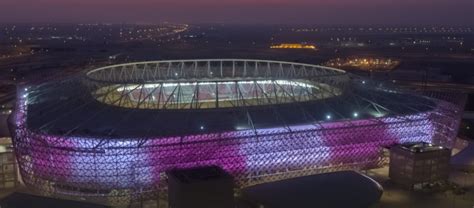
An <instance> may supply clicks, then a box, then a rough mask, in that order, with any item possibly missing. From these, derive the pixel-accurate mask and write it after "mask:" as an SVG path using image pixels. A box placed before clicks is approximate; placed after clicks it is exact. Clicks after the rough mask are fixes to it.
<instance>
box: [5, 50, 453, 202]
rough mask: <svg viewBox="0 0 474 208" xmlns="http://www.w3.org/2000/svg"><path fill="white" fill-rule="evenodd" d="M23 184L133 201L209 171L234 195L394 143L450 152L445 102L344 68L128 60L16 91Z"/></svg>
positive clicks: (334, 166) (374, 156) (449, 109)
mask: <svg viewBox="0 0 474 208" xmlns="http://www.w3.org/2000/svg"><path fill="white" fill-rule="evenodd" d="M17 103H18V104H17V107H16V111H15V114H14V116H13V117H12V118H11V122H10V123H11V128H12V130H13V131H12V132H14V147H15V150H16V155H17V160H18V162H19V168H20V173H21V176H22V180H23V182H24V183H25V184H26V185H27V186H29V187H31V188H34V189H36V190H40V191H41V192H42V193H43V194H50V195H55V196H63V197H68V196H69V197H83V198H87V199H100V198H108V199H117V200H118V199H120V200H123V199H124V198H125V199H126V200H135V199H138V198H147V197H154V196H156V194H157V193H158V191H160V190H163V189H166V174H165V172H166V171H168V170H172V169H177V168H189V167H197V166H207V165H217V166H220V167H222V168H223V169H224V170H226V171H227V172H229V173H230V174H231V175H232V176H233V177H234V179H235V183H236V184H237V185H238V186H239V187H245V186H250V185H254V184H259V183H265V182H269V181H276V180H281V179H285V178H291V177H298V176H303V175H310V174H316V173H322V172H331V171H338V170H360V169H368V168H375V167H380V166H382V165H383V164H384V162H385V160H384V157H383V149H384V148H385V147H390V146H391V145H394V144H398V143H405V142H419V141H423V142H429V143H434V144H438V145H442V146H444V147H447V148H451V147H452V146H453V144H454V140H455V137H456V134H457V129H458V125H459V120H460V117H459V115H460V114H459V110H458V106H457V105H456V104H454V103H451V102H448V101H445V100H441V99H435V98H431V97H427V96H423V95H420V94H416V93H411V92H406V91H403V90H398V89H396V88H393V87H391V86H388V85H386V84H383V83H375V82H372V81H369V80H364V79H361V78H358V77H356V76H354V75H351V74H350V73H347V72H345V71H342V70H339V69H334V68H329V67H323V66H317V65H309V64H301V63H291V62H281V61H267V60H245V59H209V60H172V61H152V62H138V63H128V64H120V65H113V66H107V67H103V68H97V69H93V70H88V71H86V72H85V73H82V74H80V75H77V76H74V77H72V78H68V79H64V80H58V81H51V82H48V83H43V84H40V85H37V86H34V87H33V86H22V87H20V88H19V89H18V101H17Z"/></svg>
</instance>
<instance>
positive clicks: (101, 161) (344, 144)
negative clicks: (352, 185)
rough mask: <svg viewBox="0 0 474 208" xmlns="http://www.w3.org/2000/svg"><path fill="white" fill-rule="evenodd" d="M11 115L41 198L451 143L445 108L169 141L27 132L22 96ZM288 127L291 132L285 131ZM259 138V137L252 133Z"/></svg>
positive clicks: (266, 175)
mask: <svg viewBox="0 0 474 208" xmlns="http://www.w3.org/2000/svg"><path fill="white" fill-rule="evenodd" d="M25 95H26V96H23V95H22V96H20V99H19V101H18V106H17V110H16V114H15V117H14V119H15V125H16V130H15V143H14V145H15V148H16V153H17V158H18V161H19V165H20V172H21V174H22V177H23V180H24V182H25V183H26V184H27V185H29V186H31V187H34V188H37V189H39V190H42V191H43V193H52V194H60V195H66V196H67V195H69V196H70V195H73V196H74V195H80V196H84V197H101V196H109V195H110V193H112V190H122V191H123V190H126V191H123V192H121V193H123V194H124V195H125V194H132V195H133V194H136V195H145V194H153V193H154V192H155V191H156V190H158V189H159V188H163V187H162V186H161V185H160V183H162V181H163V180H162V179H161V178H160V177H161V176H162V175H163V172H165V171H167V170H170V169H173V168H187V167H196V166H205V165H218V166H220V167H222V168H223V169H225V170H226V171H228V172H229V173H231V174H232V175H233V176H234V177H235V178H236V182H237V184H239V185H241V186H246V185H251V184H255V183H261V182H265V181H271V180H279V179H282V178H288V177H295V176H301V175H308V174H313V173H317V172H327V171H335V170H343V169H364V168H372V167H378V166H380V165H381V162H382V161H383V160H382V156H381V154H380V153H381V151H382V147H384V146H390V145H393V144H395V143H400V142H419V141H424V142H433V143H439V144H442V145H445V146H448V147H450V145H452V143H453V139H454V138H455V137H454V135H455V131H456V129H455V128H454V126H453V125H456V124H452V122H451V123H450V122H448V121H449V120H451V121H452V119H453V118H452V117H451V116H453V115H454V114H449V110H448V109H450V107H452V106H449V105H450V104H448V103H445V102H441V101H440V104H439V108H437V109H435V110H433V111H431V112H424V113H418V114H411V115H403V116H393V117H383V118H372V119H359V120H340V121H332V122H326V123H320V124H314V125H313V124H311V125H297V126H289V127H287V128H283V127H282V128H271V129H257V130H256V132H254V131H253V130H252V131H250V130H242V131H231V132H222V133H213V134H199V135H188V136H184V137H167V138H146V140H143V138H122V139H119V138H92V137H88V138H85V137H75V136H70V137H63V136H54V135H46V134H42V133H37V132H33V131H30V130H29V129H28V128H27V126H26V120H25V119H26V112H27V109H26V108H27V106H28V105H27V102H28V101H27V94H26V93H25ZM288 128H290V129H291V131H288ZM256 135H258V136H256Z"/></svg>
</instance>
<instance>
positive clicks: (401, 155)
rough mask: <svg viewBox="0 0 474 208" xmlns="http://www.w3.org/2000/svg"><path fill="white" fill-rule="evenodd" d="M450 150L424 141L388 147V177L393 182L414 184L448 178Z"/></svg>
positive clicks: (410, 185) (406, 184) (411, 186)
mask: <svg viewBox="0 0 474 208" xmlns="http://www.w3.org/2000/svg"><path fill="white" fill-rule="evenodd" d="M450 157H451V150H450V149H447V148H444V147H442V146H438V145H433V144H429V143H425V142H420V143H408V144H402V145H397V146H394V147H392V148H391V149H390V169H389V177H390V179H391V180H393V181H394V182H395V183H398V184H402V185H405V186H407V187H410V188H413V187H414V185H419V184H423V183H432V182H438V181H446V180H448V175H449V160H450Z"/></svg>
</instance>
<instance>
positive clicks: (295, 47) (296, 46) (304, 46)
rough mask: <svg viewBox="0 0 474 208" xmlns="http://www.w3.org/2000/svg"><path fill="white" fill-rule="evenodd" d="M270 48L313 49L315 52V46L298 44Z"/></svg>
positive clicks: (283, 44) (285, 44)
mask: <svg viewBox="0 0 474 208" xmlns="http://www.w3.org/2000/svg"><path fill="white" fill-rule="evenodd" d="M270 48H278V49H281V48H283V49H313V50H316V46H315V45H309V44H300V43H282V44H278V45H272V46H270Z"/></svg>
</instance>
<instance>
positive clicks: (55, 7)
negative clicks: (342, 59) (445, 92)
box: [0, 0, 474, 25]
mask: <svg viewBox="0 0 474 208" xmlns="http://www.w3.org/2000/svg"><path fill="white" fill-rule="evenodd" d="M163 21H170V22H186V23H268V24H278V23H283V24H286V23H297V24H410V25H417V24H451V25H453V24H454V25H473V24H474V0H0V22H110V23H121V22H123V23H159V22H163Z"/></svg>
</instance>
